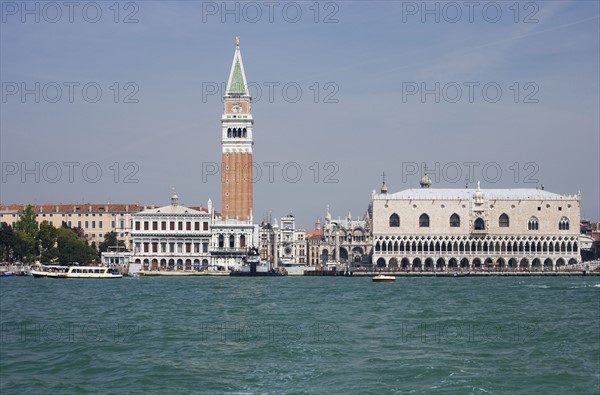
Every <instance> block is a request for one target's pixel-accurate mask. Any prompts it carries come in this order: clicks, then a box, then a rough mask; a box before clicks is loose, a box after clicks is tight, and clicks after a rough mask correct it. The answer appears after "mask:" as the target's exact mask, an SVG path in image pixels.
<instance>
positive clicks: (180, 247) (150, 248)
mask: <svg viewBox="0 0 600 395" xmlns="http://www.w3.org/2000/svg"><path fill="white" fill-rule="evenodd" d="M159 245H160V252H161V253H166V252H170V253H175V252H177V253H179V254H182V253H183V252H184V248H185V252H186V253H191V252H192V247H193V248H194V253H196V254H198V253H200V243H160V244H159V243H157V242H153V243H135V252H138V253H139V252H141V250H142V248H143V251H144V252H158V250H159ZM202 252H208V243H202Z"/></svg>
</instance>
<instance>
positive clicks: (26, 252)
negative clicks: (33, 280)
mask: <svg viewBox="0 0 600 395" xmlns="http://www.w3.org/2000/svg"><path fill="white" fill-rule="evenodd" d="M36 244H37V241H36V240H35V239H34V238H33V237H32V236H30V235H29V234H27V233H26V232H24V231H22V230H16V231H15V242H14V251H13V257H14V258H15V259H17V260H20V261H21V262H27V263H31V262H33V261H35V256H36V248H35V247H36Z"/></svg>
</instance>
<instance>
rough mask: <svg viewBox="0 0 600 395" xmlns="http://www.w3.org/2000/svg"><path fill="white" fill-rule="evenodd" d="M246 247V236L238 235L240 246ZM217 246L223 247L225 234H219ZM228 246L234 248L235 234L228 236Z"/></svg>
mask: <svg viewBox="0 0 600 395" xmlns="http://www.w3.org/2000/svg"><path fill="white" fill-rule="evenodd" d="M245 247H246V236H244V235H241V236H240V248H245ZM219 248H225V236H223V235H219ZM229 248H235V236H234V235H230V236H229Z"/></svg>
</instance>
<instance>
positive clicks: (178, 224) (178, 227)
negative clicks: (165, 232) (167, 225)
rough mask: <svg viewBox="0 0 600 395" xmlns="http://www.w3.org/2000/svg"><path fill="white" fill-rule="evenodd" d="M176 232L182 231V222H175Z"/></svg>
mask: <svg viewBox="0 0 600 395" xmlns="http://www.w3.org/2000/svg"><path fill="white" fill-rule="evenodd" d="M177 230H183V222H182V221H179V222H177Z"/></svg>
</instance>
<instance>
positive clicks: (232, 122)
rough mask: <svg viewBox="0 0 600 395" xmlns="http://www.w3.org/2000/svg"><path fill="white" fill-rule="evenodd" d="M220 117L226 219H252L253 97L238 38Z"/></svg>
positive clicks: (223, 210)
mask: <svg viewBox="0 0 600 395" xmlns="http://www.w3.org/2000/svg"><path fill="white" fill-rule="evenodd" d="M223 99H224V103H225V106H224V110H223V116H222V117H221V147H222V150H221V151H222V160H221V162H222V163H221V210H222V212H223V219H225V220H227V219H239V220H242V221H251V220H252V146H253V145H254V141H253V136H252V126H253V125H254V119H253V118H252V113H251V112H250V104H251V101H252V99H251V97H250V93H249V91H248V82H247V80H246V74H245V73H244V63H243V62H242V54H241V52H240V39H239V37H236V38H235V53H234V55H233V63H232V64H231V71H230V72H229V80H228V81H227V90H226V91H225V96H224V98H223Z"/></svg>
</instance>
